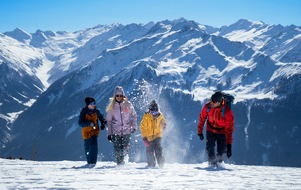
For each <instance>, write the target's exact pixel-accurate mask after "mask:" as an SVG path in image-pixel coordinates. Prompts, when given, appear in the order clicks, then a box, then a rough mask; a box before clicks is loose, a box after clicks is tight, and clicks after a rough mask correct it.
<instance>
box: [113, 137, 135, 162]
mask: <svg viewBox="0 0 301 190" xmlns="http://www.w3.org/2000/svg"><path fill="white" fill-rule="evenodd" d="M130 139H131V135H130V134H128V135H113V136H112V142H113V146H114V152H115V156H116V161H117V165H122V164H124V157H125V156H126V155H127V154H128V152H129V148H130Z"/></svg>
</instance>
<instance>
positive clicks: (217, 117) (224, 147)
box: [198, 91, 234, 165]
mask: <svg viewBox="0 0 301 190" xmlns="http://www.w3.org/2000/svg"><path fill="white" fill-rule="evenodd" d="M206 121H207V122H206ZM205 124H206V150H207V153H208V163H209V165H217V164H218V163H221V162H222V161H223V154H224V153H225V152H226V153H227V157H228V158H230V157H231V155H232V141H233V137H232V134H233V131H234V115H233V112H232V110H231V108H230V107H229V106H228V105H226V103H225V100H224V98H223V94H222V92H220V91H218V92H215V93H214V94H213V95H212V96H211V99H210V102H208V103H206V104H205V105H204V107H203V108H202V111H201V113H200V117H199V123H198V136H199V138H200V140H203V139H204V135H203V128H204V125H205ZM215 144H216V145H217V155H216V156H215V148H214V147H215Z"/></svg>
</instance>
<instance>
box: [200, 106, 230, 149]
mask: <svg viewBox="0 0 301 190" xmlns="http://www.w3.org/2000/svg"><path fill="white" fill-rule="evenodd" d="M208 105H210V102H208V103H206V104H205V105H204V107H203V109H202V111H201V113H200V117H199V124H198V134H201V133H203V128H204V124H205V122H206V119H207V110H208ZM224 106H225V105H224ZM222 108H223V106H222V107H217V108H213V107H211V108H210V111H209V112H208V120H207V126H206V131H209V132H211V133H216V134H225V135H226V139H227V144H232V141H233V137H232V134H233V131H234V115H233V112H232V110H231V109H230V108H229V107H226V108H225V110H224V117H223V116H222Z"/></svg>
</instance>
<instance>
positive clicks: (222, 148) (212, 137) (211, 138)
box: [206, 131, 226, 163]
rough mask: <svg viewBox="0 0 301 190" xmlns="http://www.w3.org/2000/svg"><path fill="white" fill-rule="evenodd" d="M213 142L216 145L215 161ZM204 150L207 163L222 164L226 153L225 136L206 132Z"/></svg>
mask: <svg viewBox="0 0 301 190" xmlns="http://www.w3.org/2000/svg"><path fill="white" fill-rule="evenodd" d="M215 142H216V145H217V159H216V158H215V149H214V147H215ZM206 150H207V153H208V161H209V163H214V162H222V161H223V154H224V153H225V152H226V135H225V134H216V133H211V132H208V131H206Z"/></svg>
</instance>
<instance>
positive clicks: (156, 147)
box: [146, 138, 164, 167]
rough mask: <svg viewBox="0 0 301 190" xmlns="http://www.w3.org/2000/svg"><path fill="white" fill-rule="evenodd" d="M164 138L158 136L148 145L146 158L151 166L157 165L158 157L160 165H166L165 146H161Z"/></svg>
mask: <svg viewBox="0 0 301 190" xmlns="http://www.w3.org/2000/svg"><path fill="white" fill-rule="evenodd" d="M161 140H162V138H156V139H155V140H153V141H150V145H149V146H148V147H146V159H147V165H148V166H149V167H155V166H156V159H157V162H158V165H159V166H160V167H163V165H164V157H163V148H162V146H161Z"/></svg>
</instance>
